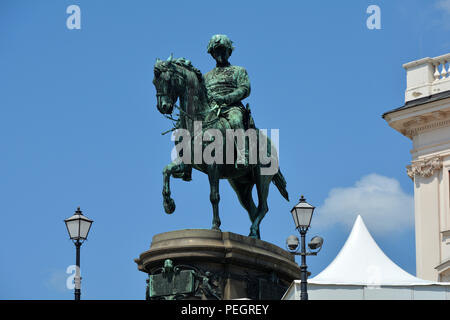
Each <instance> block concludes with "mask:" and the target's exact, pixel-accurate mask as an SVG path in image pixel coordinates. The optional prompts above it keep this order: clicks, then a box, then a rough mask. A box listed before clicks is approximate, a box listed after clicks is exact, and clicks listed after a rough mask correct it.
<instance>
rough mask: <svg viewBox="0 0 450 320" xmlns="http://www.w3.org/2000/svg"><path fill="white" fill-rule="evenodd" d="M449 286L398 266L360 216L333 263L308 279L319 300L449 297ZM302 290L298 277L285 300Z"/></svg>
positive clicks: (314, 296)
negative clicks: (418, 275) (378, 243)
mask: <svg viewBox="0 0 450 320" xmlns="http://www.w3.org/2000/svg"><path fill="white" fill-rule="evenodd" d="M449 288H450V284H449V283H440V282H433V281H428V280H423V279H419V278H417V277H415V276H413V275H411V274H409V273H407V272H406V271H404V270H403V269H402V268H400V267H399V266H397V265H396V264H395V263H394V262H393V261H392V260H391V259H389V258H388V257H387V256H386V255H385V254H384V252H383V251H382V250H381V249H380V247H379V246H378V245H377V243H376V242H375V240H374V239H373V238H372V236H371V234H370V233H369V231H368V230H367V227H366V226H365V224H364V221H363V219H362V218H361V216H358V217H357V218H356V221H355V224H354V226H353V229H352V231H351V233H350V236H349V237H348V239H347V241H346V242H345V244H344V246H343V247H342V249H341V251H340V252H339V254H338V255H337V256H336V258H335V259H334V260H333V262H331V264H330V265H329V266H328V267H327V268H325V270H323V271H322V272H321V273H320V274H318V275H317V276H315V277H314V278H311V279H308V291H309V295H310V298H317V299H346V298H349V299H370V297H373V298H375V297H378V298H386V299H389V298H396V297H397V298H402V297H403V298H409V297H411V298H412V299H414V298H416V299H418V298H419V297H420V298H421V299H425V298H426V297H432V299H439V298H444V299H446V298H449V296H448V294H449V293H448V292H449ZM299 289H300V281H299V280H295V281H294V282H293V283H292V284H291V286H290V288H289V289H288V291H287V292H286V294H285V297H284V299H296V297H297V296H298V297H299V296H300V293H299ZM371 289H378V290H376V291H368V290H371ZM383 289H384V290H383ZM380 290H381V291H380ZM297 291H298V292H297ZM414 293H416V295H414Z"/></svg>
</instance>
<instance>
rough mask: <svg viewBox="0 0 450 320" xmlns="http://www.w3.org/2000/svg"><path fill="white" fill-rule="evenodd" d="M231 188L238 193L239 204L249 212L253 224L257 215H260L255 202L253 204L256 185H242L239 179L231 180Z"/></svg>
mask: <svg viewBox="0 0 450 320" xmlns="http://www.w3.org/2000/svg"><path fill="white" fill-rule="evenodd" d="M228 181H229V182H230V185H231V187H232V188H233V190H234V191H235V192H236V194H237V196H238V199H239V202H240V203H241V205H242V207H244V209H245V210H246V211H247V212H248V217H249V218H250V221H251V222H252V223H253V221H255V219H256V215H257V213H258V210H257V208H256V206H255V202H253V197H252V190H253V186H254V185H255V184H254V183H242V182H239V180H238V179H236V180H234V179H229V180H228Z"/></svg>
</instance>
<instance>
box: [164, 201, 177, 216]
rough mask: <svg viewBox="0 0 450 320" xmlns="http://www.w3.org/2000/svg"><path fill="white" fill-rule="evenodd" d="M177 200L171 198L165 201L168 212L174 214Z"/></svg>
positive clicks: (165, 209)
mask: <svg viewBox="0 0 450 320" xmlns="http://www.w3.org/2000/svg"><path fill="white" fill-rule="evenodd" d="M175 207H176V206H175V201H173V199H169V200H168V201H164V211H165V212H166V213H167V214H172V213H174V211H175Z"/></svg>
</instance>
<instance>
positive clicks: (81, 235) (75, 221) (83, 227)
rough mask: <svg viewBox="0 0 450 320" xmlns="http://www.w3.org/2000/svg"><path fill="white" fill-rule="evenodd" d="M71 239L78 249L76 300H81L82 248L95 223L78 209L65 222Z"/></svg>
mask: <svg viewBox="0 0 450 320" xmlns="http://www.w3.org/2000/svg"><path fill="white" fill-rule="evenodd" d="M64 222H65V224H66V227H67V231H68V232H69V237H70V239H71V240H72V241H73V243H74V244H75V248H76V270H75V300H80V296H81V276H80V248H81V245H82V244H83V242H84V241H85V240H86V239H87V236H88V233H89V230H90V229H91V225H92V223H93V222H94V221H93V220H91V219H89V218H88V217H86V216H84V215H83V213H82V212H81V210H80V207H78V208H77V211H75V214H74V215H73V216H71V217H70V218H67V219H65V220H64Z"/></svg>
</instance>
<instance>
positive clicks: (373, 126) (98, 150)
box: [0, 0, 450, 299]
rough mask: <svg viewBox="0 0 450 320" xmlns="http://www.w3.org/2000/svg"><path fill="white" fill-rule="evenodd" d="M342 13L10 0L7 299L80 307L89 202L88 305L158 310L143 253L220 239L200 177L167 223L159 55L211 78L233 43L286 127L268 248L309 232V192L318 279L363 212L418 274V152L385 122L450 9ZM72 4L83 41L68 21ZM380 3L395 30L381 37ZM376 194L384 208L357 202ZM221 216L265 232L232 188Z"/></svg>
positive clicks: (255, 95)
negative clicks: (220, 53)
mask: <svg viewBox="0 0 450 320" xmlns="http://www.w3.org/2000/svg"><path fill="white" fill-rule="evenodd" d="M343 3H344V2H342V1H339V2H338V1H331V0H330V1H307V2H305V1H302V2H300V1H277V2H274V1H258V2H257V3H256V2H253V1H233V0H232V1H227V2H226V3H223V2H217V1H189V2H187V1H170V2H164V1H138V0H133V1H102V0H96V1H81V0H71V1H66V0H48V1H32V0H29V1H25V0H23V1H21V0H14V1H12V0H11V1H8V0H3V1H1V3H0V88H1V89H0V137H1V138H0V146H1V148H2V157H0V177H1V178H0V194H1V196H0V206H1V208H2V213H1V217H2V219H1V220H2V221H1V226H2V232H0V243H1V245H0V298H2V299H72V298H73V292H72V291H71V290H68V289H67V288H66V287H65V283H66V279H67V277H68V276H69V275H68V274H66V268H67V267H68V266H70V265H72V264H74V261H75V248H74V246H73V244H72V243H71V242H70V240H69V239H68V235H67V231H66V228H65V226H64V223H63V219H65V218H67V217H69V216H71V215H72V214H73V212H74V211H75V209H76V207H77V206H81V209H82V210H83V212H84V213H85V214H86V215H87V216H88V217H90V218H91V219H93V220H95V222H94V225H93V227H92V229H91V233H90V235H89V240H88V241H87V242H86V243H85V244H84V245H83V247H82V252H81V253H82V256H81V264H82V275H83V283H82V286H83V291H82V298H83V299H143V298H144V290H145V279H146V275H145V274H144V273H141V272H139V271H138V270H137V267H136V264H135V263H134V261H133V259H134V258H137V257H138V256H139V254H140V253H141V252H143V251H145V250H147V249H148V247H149V246H150V242H151V238H152V237H153V236H154V235H155V234H158V233H162V232H166V231H171V230H178V229H186V228H210V221H211V218H212V214H211V205H210V201H209V184H208V181H207V177H206V176H205V175H203V174H201V173H199V172H194V173H193V181H191V182H190V183H187V182H183V181H178V180H172V181H173V182H172V194H173V197H174V199H175V201H176V203H177V211H176V212H175V213H174V214H173V215H171V216H168V215H166V214H165V213H164V211H163V207H162V196H161V190H162V175H161V172H162V169H163V167H164V166H165V165H166V164H167V163H169V162H170V152H171V150H172V142H171V141H170V137H169V136H161V134H160V133H161V132H163V131H165V130H167V129H168V128H169V126H170V123H169V122H168V121H167V120H166V119H165V118H163V117H162V115H161V114H160V113H159V112H158V111H157V110H156V107H155V105H156V98H155V89H154V87H153V85H152V82H151V81H152V78H153V70H152V69H153V64H154V62H155V59H156V58H157V57H159V58H166V57H168V56H169V55H170V53H171V52H173V53H174V55H175V56H176V57H180V56H183V57H186V58H188V59H190V60H191V61H192V62H193V64H194V65H195V66H196V67H197V68H199V69H200V70H201V71H202V72H203V73H205V72H207V71H209V70H210V69H211V68H213V67H214V61H213V60H212V58H211V57H210V56H209V55H208V54H207V53H206V45H207V43H208V40H209V38H210V37H211V36H212V35H213V34H216V33H223V34H227V35H228V36H229V37H230V38H231V39H232V40H233V41H234V45H235V47H236V50H235V52H234V53H233V56H232V57H231V60H230V61H231V63H233V64H236V65H241V66H244V67H245V68H246V69H247V71H248V73H249V76H250V80H251V84H252V93H251V96H250V97H249V98H248V99H247V100H246V102H249V103H250V104H251V106H252V112H253V115H254V117H255V121H256V124H257V126H258V127H259V128H267V129H279V130H280V151H279V153H280V165H281V168H282V171H283V174H284V175H285V177H286V179H287V183H288V191H289V193H290V196H291V202H290V203H288V202H286V201H285V200H284V199H283V198H282V197H281V195H280V194H279V193H278V191H277V190H276V188H275V187H271V191H270V195H269V208H270V211H269V213H268V214H267V215H266V218H265V219H264V220H263V222H262V225H261V228H262V229H261V232H262V238H263V240H266V241H269V242H272V243H274V244H277V245H279V246H281V247H284V243H285V239H286V238H287V237H288V236H289V235H290V234H293V233H295V230H294V227H293V222H292V218H291V216H290V213H289V210H290V209H291V207H292V206H293V205H295V204H296V202H297V201H298V198H299V196H300V194H304V195H305V197H306V198H307V200H308V202H310V203H311V204H313V205H315V206H317V207H318V208H317V210H316V214H317V216H316V217H315V218H313V222H312V229H311V231H310V233H309V236H313V235H316V234H320V235H321V236H322V237H324V238H325V243H324V248H323V250H322V251H321V252H320V254H319V255H318V256H317V257H311V258H310V259H309V260H308V264H309V270H310V271H311V272H312V273H313V275H314V274H317V273H318V272H320V271H321V270H322V269H323V268H325V267H326V266H327V265H328V264H329V263H330V262H331V261H332V260H333V259H334V257H335V256H336V254H337V253H338V251H339V249H340V248H341V247H342V245H343V243H344V241H345V240H346V238H347V236H348V234H349V232H350V227H351V224H352V222H353V220H354V219H355V218H356V215H357V214H358V213H359V214H361V215H362V216H363V218H364V219H365V221H366V224H367V227H368V229H369V230H370V231H372V233H373V236H374V238H375V240H376V241H377V243H378V244H379V245H380V247H381V248H382V249H383V250H384V251H385V253H386V254H387V255H388V256H389V257H390V258H391V259H392V260H394V261H395V262H396V263H397V264H398V265H400V266H401V267H402V268H404V269H405V270H406V271H408V272H410V273H412V274H415V244H414V241H415V239H414V225H413V222H412V221H413V220H412V219H413V218H412V217H413V211H412V208H410V207H409V206H410V205H411V201H412V193H413V184H412V182H411V180H410V179H409V178H408V176H407V175H406V170H405V166H406V165H407V164H409V162H410V160H411V159H410V153H409V150H410V149H411V148H412V146H411V142H410V141H409V139H407V138H405V137H403V136H402V135H400V134H399V133H397V132H395V131H394V130H393V129H391V128H390V127H389V126H388V125H387V123H386V122H385V121H384V120H383V119H382V118H381V115H382V114H383V113H384V112H385V111H388V110H391V109H394V108H396V107H399V106H401V105H403V101H404V90H405V85H406V76H405V71H404V70H403V68H402V64H403V63H406V62H409V61H413V60H416V59H420V58H423V57H426V56H430V57H434V56H438V55H441V54H444V53H448V52H450V40H446V39H447V38H448V31H449V27H450V25H449V23H448V22H446V21H445V19H444V18H445V16H448V15H449V14H450V3H449V2H448V1H418V0H396V1H362V0H360V1H352V2H351V4H349V3H350V2H349V1H347V2H345V4H343ZM72 4H76V5H78V6H80V8H81V21H82V22H81V30H68V29H67V27H66V19H67V17H68V16H69V15H68V14H66V8H67V7H68V6H69V5H72ZM372 4H376V5H378V6H379V7H380V8H381V23H382V29H381V30H369V29H368V28H367V27H366V20H367V18H368V17H369V15H368V14H367V13H366V9H367V7H368V6H369V5H372ZM374 188H375V190H378V191H377V192H375V193H374V192H372V191H373V190H374ZM332 190H334V191H333V192H331V191H332ZM371 190H372V191H371ZM349 194H350V195H352V194H356V195H358V197H355V198H354V199H353V201H352V197H351V196H349ZM336 195H337V196H336ZM366 197H368V198H370V199H372V200H373V201H368V203H369V204H368V205H361V203H362V202H363V201H357V200H358V199H366ZM343 201H345V203H344V204H342V202H343ZM374 202H375V204H376V205H375V206H372V207H371V206H370V203H374ZM336 203H338V204H339V205H342V206H341V207H339V208H340V209H339V208H337V207H336ZM380 208H381V209H380ZM220 210H221V219H222V230H223V231H231V232H236V233H240V234H244V235H247V234H248V231H249V227H250V223H249V220H248V217H247V214H246V212H245V211H244V210H243V209H242V208H241V207H240V205H239V204H238V202H237V198H236V196H235V194H234V192H233V191H232V189H231V187H230V186H229V185H228V183H227V182H226V181H222V183H221V202H220ZM377 213H379V215H377ZM377 220H378V223H376V221H377Z"/></svg>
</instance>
